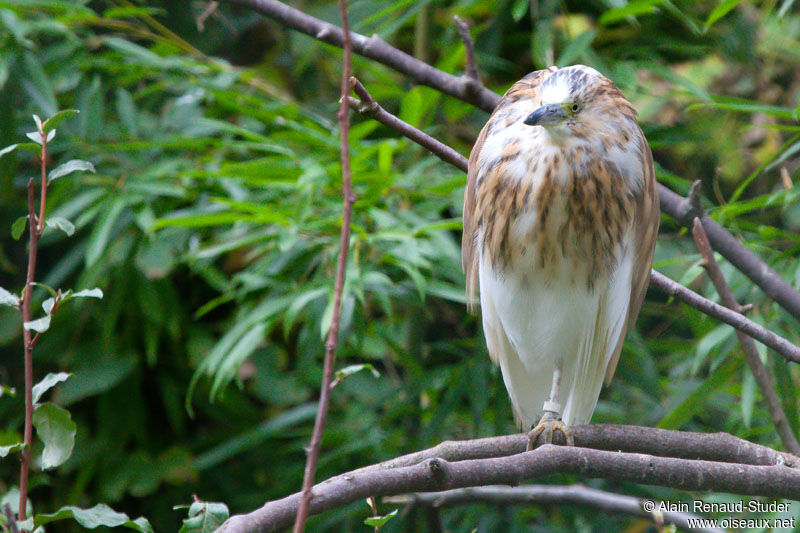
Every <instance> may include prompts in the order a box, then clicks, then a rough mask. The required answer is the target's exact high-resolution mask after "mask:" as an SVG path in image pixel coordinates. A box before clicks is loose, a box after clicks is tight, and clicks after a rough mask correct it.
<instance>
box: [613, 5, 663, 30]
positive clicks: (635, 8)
mask: <svg viewBox="0 0 800 533" xmlns="http://www.w3.org/2000/svg"><path fill="white" fill-rule="evenodd" d="M664 2H666V0H637V1H634V2H628V3H627V4H626V5H624V6H622V7H617V8H614V9H609V10H608V11H606V12H605V13H603V14H602V15H600V18H599V19H598V22H599V23H600V24H603V25H605V24H611V23H613V22H618V21H620V20H624V19H626V18H628V17H635V16H636V15H649V14H651V13H654V12H655V11H656V10H657V8H658V6H660V5H661V4H663V3H664Z"/></svg>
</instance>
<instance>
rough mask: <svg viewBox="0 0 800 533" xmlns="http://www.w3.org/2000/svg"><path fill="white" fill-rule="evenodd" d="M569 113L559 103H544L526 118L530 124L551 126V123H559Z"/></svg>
mask: <svg viewBox="0 0 800 533" xmlns="http://www.w3.org/2000/svg"><path fill="white" fill-rule="evenodd" d="M568 117H569V115H567V113H566V112H565V111H564V110H563V109H561V106H560V105H558V104H547V105H543V106H542V107H540V108H539V109H537V110H536V111H534V112H533V113H531V114H530V115H528V118H526V119H525V120H524V123H525V124H527V125H528V126H549V125H550V124H558V123H559V122H561V121H562V120H564V119H565V118H568Z"/></svg>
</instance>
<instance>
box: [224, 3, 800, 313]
mask: <svg viewBox="0 0 800 533" xmlns="http://www.w3.org/2000/svg"><path fill="white" fill-rule="evenodd" d="M226 1H227V2H228V3H231V4H237V5H242V6H247V7H250V8H252V9H254V10H255V11H258V12H259V13H261V14H263V15H265V16H267V17H270V18H272V19H274V20H277V21H278V22H280V23H281V24H283V25H285V26H288V27H290V28H293V29H295V30H298V31H301V32H303V33H305V34H307V35H310V36H312V37H314V38H316V39H319V40H321V41H324V42H326V43H329V44H333V45H336V46H342V39H343V33H342V30H341V28H338V27H336V26H334V25H332V24H329V23H327V22H324V21H322V20H319V19H316V18H314V17H312V16H310V15H306V14H305V13H303V12H301V11H298V10H296V9H294V8H291V7H289V6H287V5H286V4H283V3H281V2H278V1H276V0H226ZM351 37H352V39H353V50H355V52H356V53H358V54H360V55H362V56H364V57H367V58H369V59H373V60H375V61H378V62H379V63H382V64H384V65H386V66H388V67H390V68H393V69H394V70H396V71H398V72H401V73H403V74H406V75H407V76H410V77H411V78H412V79H414V80H415V81H416V82H418V83H422V84H424V85H427V86H428V87H432V88H434V89H437V90H438V91H441V92H442V93H444V94H448V95H450V96H454V97H455V98H458V99H460V100H463V101H465V102H468V103H471V104H473V105H475V106H476V107H479V108H480V109H483V110H484V111H487V112H491V111H492V110H493V109H494V108H495V106H496V105H497V102H499V101H500V96H498V95H497V94H496V93H494V92H493V91H491V90H489V89H487V88H485V87H480V89H479V90H478V91H477V92H474V91H472V90H471V88H470V83H469V78H468V77H464V78H459V77H456V76H453V75H452V74H448V73H446V72H443V71H441V70H439V69H437V68H434V67H432V66H431V65H428V64H427V63H425V62H423V61H420V60H418V59H416V58H414V57H411V56H410V55H408V54H406V53H405V52H403V51H401V50H398V49H397V48H395V47H393V46H391V45H389V44H387V43H386V42H385V41H383V40H381V39H380V38H378V37H377V36H373V37H371V38H369V39H368V38H367V37H364V36H363V35H359V34H356V33H351ZM658 194H659V198H660V200H661V210H662V211H663V212H665V213H666V214H668V215H669V216H671V217H672V218H674V219H676V220H677V221H678V222H680V223H681V224H683V225H684V226H686V227H687V228H691V227H692V221H693V218H694V216H695V214H696V213H695V210H694V209H693V207H692V206H691V205H690V203H689V199H688V198H684V197H683V196H681V195H679V194H677V193H675V192H673V191H671V190H669V189H668V188H667V187H665V186H664V185H662V184H660V183H659V184H658ZM701 221H702V222H703V226H704V227H705V230H706V234H707V235H708V239H709V241H711V245H712V246H713V247H714V249H715V250H717V251H718V252H719V253H721V254H722V255H723V256H724V257H725V258H726V259H727V260H728V261H730V262H731V264H732V265H734V266H735V267H736V268H738V269H739V270H740V271H742V272H743V273H744V274H745V275H746V276H747V277H748V278H750V279H751V280H752V281H753V282H754V283H755V284H756V285H758V286H759V287H761V289H762V290H763V291H764V293H766V294H767V296H769V297H770V298H772V299H773V300H775V302H777V303H778V305H780V306H781V307H783V308H784V309H786V310H787V311H788V312H789V313H791V314H792V316H794V317H795V318H796V319H798V320H800V292H798V291H797V290H795V288H794V287H792V285H791V284H789V283H788V282H787V281H786V280H784V279H783V278H782V277H781V276H780V275H779V274H778V273H777V272H775V270H774V269H772V268H771V267H770V266H769V265H768V264H767V263H766V262H764V260H762V259H761V258H760V257H758V256H757V255H756V254H754V253H753V252H752V251H750V250H749V249H748V248H747V247H746V246H745V245H744V244H742V243H741V242H739V241H738V240H737V239H736V237H734V236H733V235H731V234H730V233H729V232H728V231H727V230H725V228H723V227H722V226H720V225H719V224H717V223H716V222H715V221H713V220H712V219H711V218H709V217H708V216H706V215H704V216H703V217H701Z"/></svg>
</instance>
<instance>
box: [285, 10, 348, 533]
mask: <svg viewBox="0 0 800 533" xmlns="http://www.w3.org/2000/svg"><path fill="white" fill-rule="evenodd" d="M339 16H340V17H341V19H342V27H343V28H344V34H343V35H344V43H343V46H344V60H343V65H342V86H341V98H340V102H339V113H338V118H339V122H340V125H341V131H340V135H341V143H342V145H341V164H342V196H343V199H342V204H343V205H342V230H341V239H340V242H339V259H338V261H337V263H336V281H335V283H334V289H333V316H332V318H331V327H330V329H329V330H328V339H327V341H326V342H325V360H324V363H323V370H322V385H321V388H320V396H319V406H318V407H317V416H316V419H315V420H314V431H313V432H312V434H311V445H310V446H309V448H308V457H307V459H306V469H305V473H304V475H303V490H302V496H301V499H300V504H299V506H298V508H297V516H296V520H295V523H294V533H302V532H303V531H305V526H306V518H307V516H308V506H309V502H310V500H311V498H312V494H311V489H312V487H313V486H314V476H315V473H316V470H317V462H318V461H319V451H320V447H321V445H322V434H323V432H324V430H325V419H326V418H327V416H328V403H329V401H330V394H331V389H332V387H331V380H332V379H333V364H334V361H335V359H336V347H337V345H338V343H339V319H340V312H341V304H342V291H343V290H344V277H345V271H346V269H347V253H348V250H349V248H350V222H351V220H352V217H353V203H354V202H355V194H354V193H353V183H352V179H351V175H350V140H349V139H350V110H349V107H348V103H347V97H348V94H349V93H350V71H351V68H352V62H351V57H350V56H351V50H352V46H351V43H350V32H349V31H348V22H347V4H346V0H339Z"/></svg>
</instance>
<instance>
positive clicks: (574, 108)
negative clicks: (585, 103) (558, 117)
mask: <svg viewBox="0 0 800 533" xmlns="http://www.w3.org/2000/svg"><path fill="white" fill-rule="evenodd" d="M570 109H571V110H572V112H573V113H577V112H578V109H580V106H579V105H578V104H572V107H571V108H570Z"/></svg>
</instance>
